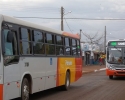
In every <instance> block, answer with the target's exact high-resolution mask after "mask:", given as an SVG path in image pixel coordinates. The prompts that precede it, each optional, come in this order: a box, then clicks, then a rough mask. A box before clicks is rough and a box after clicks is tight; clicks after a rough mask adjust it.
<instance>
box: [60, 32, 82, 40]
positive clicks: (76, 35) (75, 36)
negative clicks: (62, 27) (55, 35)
mask: <svg viewBox="0 0 125 100" xmlns="http://www.w3.org/2000/svg"><path fill="white" fill-rule="evenodd" d="M62 34H63V35H64V36H69V37H73V38H77V39H80V36H79V34H71V33H68V32H63V33H62Z"/></svg>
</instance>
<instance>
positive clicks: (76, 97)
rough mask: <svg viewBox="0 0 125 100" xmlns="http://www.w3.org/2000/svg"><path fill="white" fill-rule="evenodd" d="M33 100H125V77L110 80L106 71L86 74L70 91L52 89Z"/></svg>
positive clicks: (36, 95)
mask: <svg viewBox="0 0 125 100" xmlns="http://www.w3.org/2000/svg"><path fill="white" fill-rule="evenodd" d="M31 100H125V77H115V78H114V79H113V80H110V79H108V77H107V76H106V75H105V71H100V72H95V73H88V74H84V75H83V77H82V78H81V79H80V80H78V81H77V82H75V83H73V84H71V88H70V90H69V91H59V90H57V89H50V90H47V91H43V92H40V93H36V94H34V95H33V96H32V99H31Z"/></svg>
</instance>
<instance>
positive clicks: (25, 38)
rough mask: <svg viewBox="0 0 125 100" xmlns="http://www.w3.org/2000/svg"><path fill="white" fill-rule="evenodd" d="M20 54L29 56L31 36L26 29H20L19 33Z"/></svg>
mask: <svg viewBox="0 0 125 100" xmlns="http://www.w3.org/2000/svg"><path fill="white" fill-rule="evenodd" d="M20 52H21V54H23V55H26V54H31V53H32V49H31V34H30V32H29V30H28V29H26V28H21V32H20Z"/></svg>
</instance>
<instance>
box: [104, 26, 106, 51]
mask: <svg viewBox="0 0 125 100" xmlns="http://www.w3.org/2000/svg"><path fill="white" fill-rule="evenodd" d="M104 52H105V53H106V26H105V33H104Z"/></svg>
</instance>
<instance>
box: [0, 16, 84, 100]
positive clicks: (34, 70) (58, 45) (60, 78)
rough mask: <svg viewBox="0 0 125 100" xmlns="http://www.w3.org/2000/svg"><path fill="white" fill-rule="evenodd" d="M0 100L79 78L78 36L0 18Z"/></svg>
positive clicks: (24, 99) (24, 97) (25, 99)
mask: <svg viewBox="0 0 125 100" xmlns="http://www.w3.org/2000/svg"><path fill="white" fill-rule="evenodd" d="M0 38H1V39H0V40H1V41H0V48H1V49H0V100H10V99H14V98H21V100H29V98H30V94H33V93H36V92H39V91H43V90H46V89H50V88H54V87H58V86H60V87H61V88H62V89H63V90H68V89H69V87H70V83H72V82H75V81H77V80H78V79H79V78H80V77H81V76H82V56H81V46H80V36H79V35H78V34H71V33H68V32H64V31H60V30H55V29H51V28H48V27H44V26H41V25H37V24H34V23H31V22H26V21H23V20H20V19H17V18H14V17H10V16H6V15H2V14H1V15H0Z"/></svg>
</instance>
